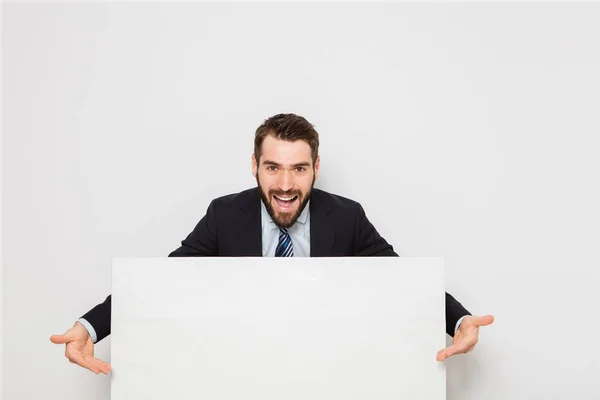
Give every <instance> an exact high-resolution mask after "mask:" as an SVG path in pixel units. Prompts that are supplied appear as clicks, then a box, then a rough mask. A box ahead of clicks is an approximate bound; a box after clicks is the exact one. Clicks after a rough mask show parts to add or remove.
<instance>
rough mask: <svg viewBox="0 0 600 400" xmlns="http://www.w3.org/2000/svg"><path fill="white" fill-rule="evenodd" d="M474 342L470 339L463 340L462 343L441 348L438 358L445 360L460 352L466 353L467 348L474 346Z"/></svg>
mask: <svg viewBox="0 0 600 400" xmlns="http://www.w3.org/2000/svg"><path fill="white" fill-rule="evenodd" d="M472 346H473V344H472V343H470V341H463V342H461V343H455V344H453V345H451V346H448V347H446V348H445V349H444V350H440V351H439V352H438V355H437V357H436V359H437V360H438V361H444V360H445V359H446V358H448V357H451V356H453V355H455V354H458V353H466V352H467V349H469V348H470V347H472Z"/></svg>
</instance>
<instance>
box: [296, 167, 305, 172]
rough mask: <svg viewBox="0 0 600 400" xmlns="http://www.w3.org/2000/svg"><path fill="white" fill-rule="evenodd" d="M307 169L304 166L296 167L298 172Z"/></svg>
mask: <svg viewBox="0 0 600 400" xmlns="http://www.w3.org/2000/svg"><path fill="white" fill-rule="evenodd" d="M304 171H306V168H304V167H296V172H304Z"/></svg>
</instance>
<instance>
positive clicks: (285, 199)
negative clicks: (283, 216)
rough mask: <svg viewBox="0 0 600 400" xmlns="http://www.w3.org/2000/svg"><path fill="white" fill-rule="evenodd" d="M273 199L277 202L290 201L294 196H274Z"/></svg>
mask: <svg viewBox="0 0 600 400" xmlns="http://www.w3.org/2000/svg"><path fill="white" fill-rule="evenodd" d="M275 197H277V198H278V199H279V200H283V201H290V200H292V199H293V198H295V197H296V196H294V197H279V196H275Z"/></svg>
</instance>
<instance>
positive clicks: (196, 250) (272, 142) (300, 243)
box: [50, 114, 493, 374]
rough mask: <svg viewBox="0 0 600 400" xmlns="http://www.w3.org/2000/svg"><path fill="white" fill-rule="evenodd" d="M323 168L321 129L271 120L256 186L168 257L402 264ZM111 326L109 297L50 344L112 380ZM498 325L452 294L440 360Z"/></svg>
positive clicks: (259, 152)
mask: <svg viewBox="0 0 600 400" xmlns="http://www.w3.org/2000/svg"><path fill="white" fill-rule="evenodd" d="M319 169H320V157H319V135H318V133H317V131H316V130H315V129H314V126H313V125H312V124H311V123H309V122H308V121H307V120H306V119H305V118H303V117H301V116H298V115H295V114H278V115H275V116H273V117H271V118H268V119H267V120H265V121H264V123H263V124H262V125H261V126H259V127H258V129H257V130H256V134H255V137H254V153H253V154H252V174H253V175H254V176H255V177H256V182H257V187H254V188H252V189H248V190H245V191H242V192H240V193H235V194H230V195H228V196H224V197H220V198H217V199H215V200H213V201H212V202H211V203H210V205H209V207H208V210H207V211H206V215H205V216H204V217H203V218H202V219H201V220H200V222H198V224H197V225H196V227H195V228H194V230H193V231H192V232H191V233H190V234H189V235H188V236H187V237H186V238H185V239H184V240H183V241H182V242H181V246H180V247H179V248H178V249H177V250H175V251H173V252H172V253H171V254H170V255H169V257H217V256H222V257H261V256H262V257H350V256H358V257H361V256H362V257H365V256H376V257H382V256H395V257H397V256H398V254H396V253H395V252H394V249H393V247H392V246H391V245H390V244H389V243H387V242H386V240H385V239H384V238H382V237H381V236H380V235H379V233H378V232H377V230H376V229H375V227H374V226H373V225H372V224H371V222H369V220H368V219H367V216H366V214H365V211H364V210H363V208H362V207H361V205H360V204H359V203H357V202H355V201H353V200H350V199H347V198H344V197H341V196H337V195H334V194H331V193H328V192H325V191H323V190H319V189H316V188H314V183H315V180H316V179H317V178H318V176H319ZM110 321H111V296H108V297H107V298H106V300H105V301H104V302H103V303H101V304H98V305H97V306H96V307H94V308H93V309H91V310H90V311H89V312H87V313H86V314H85V315H84V316H83V317H82V318H80V319H79V320H78V321H77V322H76V323H75V325H74V326H73V327H72V328H71V329H69V330H68V331H67V332H66V333H65V334H63V335H53V336H52V337H51V338H50V340H51V341H52V342H53V343H56V344H66V351H65V355H66V357H67V358H68V359H69V360H70V361H71V362H73V363H75V364H78V365H80V366H82V367H84V368H88V369H89V370H91V371H93V372H95V373H96V374H98V373H100V372H102V373H105V374H106V373H108V372H109V371H110V365H109V364H108V363H106V362H104V361H102V360H99V359H97V358H95V357H94V356H93V354H94V344H95V343H97V342H98V341H100V340H102V339H103V338H105V337H106V336H108V335H109V334H110ZM492 322H493V317H492V316H491V315H486V316H484V317H476V316H472V315H471V314H470V313H469V312H468V311H467V310H466V309H465V308H464V307H463V306H462V305H461V304H460V303H459V302H458V301H457V300H456V299H455V298H454V297H452V296H451V295H450V294H448V293H446V333H447V334H448V335H450V336H453V337H454V342H453V344H452V346H450V347H448V348H446V349H443V350H440V351H439V352H438V354H437V357H436V358H437V360H438V361H442V360H444V359H445V358H447V357H449V356H451V355H453V354H457V353H466V352H469V351H471V350H472V349H473V347H474V346H475V344H476V343H477V340H478V333H479V327H480V326H484V325H489V324H491V323H492Z"/></svg>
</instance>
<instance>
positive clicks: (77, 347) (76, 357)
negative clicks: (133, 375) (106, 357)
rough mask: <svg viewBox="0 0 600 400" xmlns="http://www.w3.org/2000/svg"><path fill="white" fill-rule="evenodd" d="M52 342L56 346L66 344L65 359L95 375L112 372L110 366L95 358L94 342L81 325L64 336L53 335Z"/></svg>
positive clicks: (76, 324) (74, 327) (78, 324)
mask: <svg viewBox="0 0 600 400" xmlns="http://www.w3.org/2000/svg"><path fill="white" fill-rule="evenodd" d="M50 341H51V342H52V343H55V344H65V345H66V346H65V357H67V358H68V359H69V361H71V362H72V363H74V364H77V365H79V366H81V367H84V368H87V369H89V370H90V371H92V372H93V373H95V374H99V373H100V372H102V373H104V374H108V373H109V372H110V364H108V363H107V362H104V361H102V360H100V359H98V358H96V357H94V342H93V341H92V338H91V337H90V334H89V333H88V331H87V329H85V327H84V326H83V325H82V324H81V323H79V322H77V323H75V325H74V326H73V327H72V328H71V329H69V330H68V331H67V332H65V333H64V334H62V335H52V336H51V337H50Z"/></svg>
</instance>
